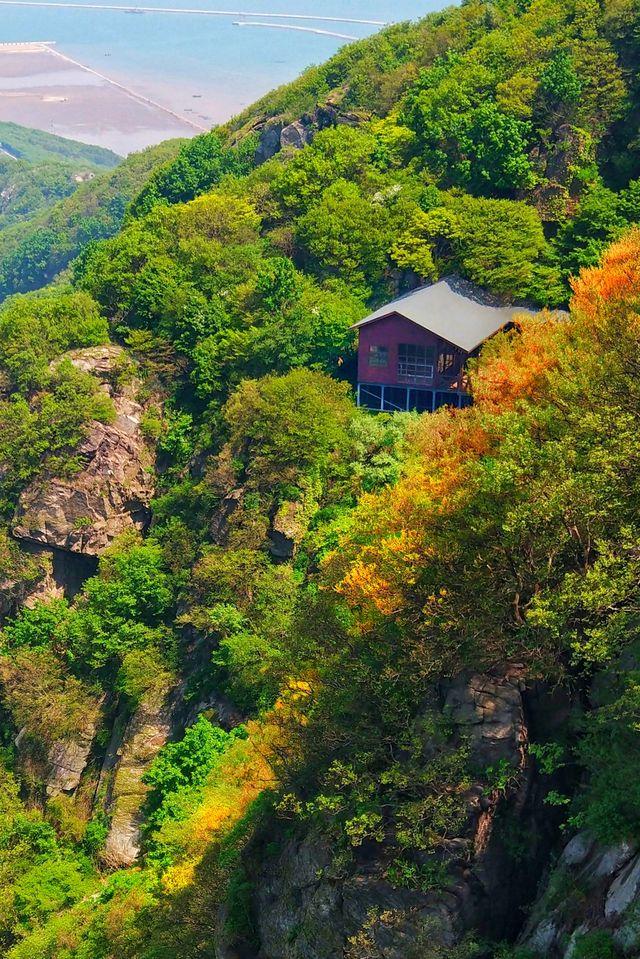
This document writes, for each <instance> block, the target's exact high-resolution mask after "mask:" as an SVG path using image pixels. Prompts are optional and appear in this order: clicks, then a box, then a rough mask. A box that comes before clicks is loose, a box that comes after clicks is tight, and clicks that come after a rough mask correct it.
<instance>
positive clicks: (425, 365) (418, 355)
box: [398, 343, 433, 383]
mask: <svg viewBox="0 0 640 959" xmlns="http://www.w3.org/2000/svg"><path fill="white" fill-rule="evenodd" d="M398 379H399V380H400V382H401V383H427V382H429V381H430V380H432V379H433V349H432V347H430V346H417V345H416V344H415V343H400V344H399V345H398Z"/></svg>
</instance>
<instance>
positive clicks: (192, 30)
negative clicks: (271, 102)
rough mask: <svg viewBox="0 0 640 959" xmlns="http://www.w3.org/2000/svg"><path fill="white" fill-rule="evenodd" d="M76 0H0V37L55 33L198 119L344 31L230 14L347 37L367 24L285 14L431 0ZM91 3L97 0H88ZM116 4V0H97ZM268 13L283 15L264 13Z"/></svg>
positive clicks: (213, 115) (223, 115) (326, 48)
mask: <svg viewBox="0 0 640 959" xmlns="http://www.w3.org/2000/svg"><path fill="white" fill-rule="evenodd" d="M75 2H76V3H79V4H82V5H85V4H86V5H87V9H86V10H85V9H81V8H73V9H71V8H64V7H59V8H57V9H56V8H52V7H48V8H44V7H18V6H4V5H0V42H8V41H34V40H46V41H55V42H56V44H57V48H58V49H59V50H60V51H61V52H63V53H65V54H66V55H68V56H70V57H73V58H74V59H76V60H78V61H81V62H82V63H84V64H86V65H87V66H89V67H91V68H93V69H94V70H98V71H100V72H101V73H103V74H105V75H107V76H110V77H112V78H113V79H115V80H117V81H119V82H121V83H124V84H126V85H128V86H130V87H132V88H133V89H135V90H137V91H138V92H140V93H142V94H143V95H145V96H148V97H152V98H154V99H156V100H159V101H161V102H162V103H163V104H166V105H167V106H169V107H171V108H172V109H174V110H176V111H178V112H180V113H183V114H184V113H185V111H186V115H187V116H191V117H193V118H194V119H195V118H197V119H198V122H202V124H203V125H206V126H209V125H211V124H212V123H219V122H221V121H224V120H225V119H227V118H229V117H230V116H232V115H233V114H234V113H237V112H239V111H240V110H242V109H243V108H244V107H245V106H248V105H249V104H250V103H252V102H253V101H254V100H256V99H257V98H258V97H259V96H261V95H262V94H264V93H266V92H268V91H269V90H271V89H273V88H274V87H277V86H279V85H281V84H283V83H287V82H289V81H290V80H293V79H294V78H295V77H296V76H298V74H300V73H301V71H302V70H304V69H305V67H308V66H310V65H311V64H314V63H321V62H322V61H324V60H326V59H327V58H329V57H330V56H332V54H334V53H335V52H336V51H337V50H338V49H339V48H340V47H341V46H342V45H343V44H344V43H346V42H348V41H347V40H345V39H343V38H341V37H336V36H327V35H324V34H317V33H312V32H303V31H299V30H288V29H281V28H267V27H261V26H256V25H254V26H237V25H236V23H235V22H234V21H238V20H240V21H243V22H244V21H247V20H253V21H267V22H273V23H278V24H280V25H282V26H285V25H290V26H304V27H307V28H312V29H314V28H317V29H320V30H326V31H331V32H335V33H340V34H347V35H349V36H351V37H358V38H359V37H364V36H368V35H369V34H371V33H373V32H375V31H376V30H378V29H380V28H379V27H378V26H376V25H373V24H364V23H362V24H360V23H346V22H328V21H322V20H319V19H318V20H315V19H314V20H311V21H306V20H295V19H293V18H291V15H292V14H307V15H310V16H313V17H321V16H326V17H342V18H354V19H362V20H381V21H385V22H397V21H399V20H409V19H415V18H418V17H421V16H424V15H425V14H426V13H428V12H429V11H430V10H434V9H437V8H439V7H440V6H442V3H441V2H440V0H342V2H341V0H133V2H134V4H135V3H139V4H140V6H145V5H146V6H165V7H180V8H185V7H196V8H199V9H208V10H214V9H223V10H231V11H238V12H241V13H242V14H250V15H249V16H245V15H236V14H234V15H232V16H225V17H222V16H221V17H208V16H207V17H203V16H194V15H189V14H186V13H185V14H178V15H175V14H174V15H170V14H161V13H144V14H138V13H131V12H125V10H124V9H123V11H119V10H118V11H115V10H98V9H91V8H90V4H91V2H96V0H75ZM98 2H99V0H98ZM107 2H115V3H119V4H120V5H122V6H123V8H124V7H125V3H124V2H123V0H107ZM269 13H282V14H286V15H288V16H287V18H286V19H282V20H270V19H269V18H268V17H267V16H266V15H267V14H269Z"/></svg>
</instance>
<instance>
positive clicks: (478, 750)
mask: <svg viewBox="0 0 640 959" xmlns="http://www.w3.org/2000/svg"><path fill="white" fill-rule="evenodd" d="M444 710H445V713H447V714H448V715H449V716H450V718H451V719H452V721H453V722H454V723H455V724H456V726H457V727H458V728H459V729H460V730H461V732H462V733H463V734H464V733H466V735H467V736H468V738H469V741H470V745H471V748H472V750H473V753H474V756H476V757H477V758H478V760H480V761H481V762H486V764H487V765H489V764H491V763H495V762H496V761H500V760H501V759H506V760H508V761H509V762H510V763H511V764H512V765H514V766H517V765H520V763H521V762H522V761H523V747H524V744H525V742H526V738H527V736H526V729H525V724H524V710H523V706H522V696H521V694H520V690H519V689H518V688H517V686H515V685H514V684H513V683H511V682H509V680H507V679H502V680H496V679H492V678H491V679H490V678H489V677H487V676H482V675H479V674H472V675H470V676H466V675H465V676H461V677H459V678H458V679H456V680H454V681H453V682H452V683H450V684H449V686H448V688H447V689H446V692H445V699H444Z"/></svg>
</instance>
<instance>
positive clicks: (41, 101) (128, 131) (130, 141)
mask: <svg viewBox="0 0 640 959" xmlns="http://www.w3.org/2000/svg"><path fill="white" fill-rule="evenodd" d="M0 120H3V121H8V122H13V123H19V124H20V125H21V126H25V127H30V128H32V129H38V130H43V131H45V132H47V133H55V134H57V135H58V136H64V137H68V138H69V139H72V140H78V141H80V142H83V143H88V144H91V145H95V146H103V147H107V148H109V149H111V150H113V151H114V152H116V153H118V154H120V155H122V156H126V155H127V154H128V153H132V152H135V151H136V150H140V149H143V148H144V147H146V146H150V145H152V144H154V143H159V142H161V141H162V140H167V139H171V138H175V137H185V136H186V137H191V136H195V135H196V134H197V133H203V132H206V131H207V130H209V129H210V128H211V126H212V125H213V124H209V125H206V123H205V122H200V121H199V119H196V118H195V117H194V118H191V117H186V116H183V115H181V114H180V113H178V111H177V110H174V109H173V108H172V107H171V106H166V105H164V104H162V103H161V102H159V101H158V100H156V99H154V98H152V97H149V96H147V95H146V94H145V93H144V92H138V91H137V90H134V89H133V88H132V87H129V86H127V85H126V84H124V83H121V82H120V81H118V80H115V79H113V78H112V77H109V76H107V75H106V74H103V73H100V72H99V71H97V70H94V69H93V68H92V67H89V66H87V65H86V64H83V63H82V62H80V61H79V60H75V59H73V58H72V57H70V56H68V55H67V54H65V53H63V52H61V51H60V50H57V49H55V47H54V44H53V43H52V42H50V41H49V42H48V41H31V42H27V43H22V44H18V43H14V44H0Z"/></svg>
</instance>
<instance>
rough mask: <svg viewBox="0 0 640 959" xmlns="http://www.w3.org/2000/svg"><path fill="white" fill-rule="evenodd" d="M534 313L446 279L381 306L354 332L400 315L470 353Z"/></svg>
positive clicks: (462, 283)
mask: <svg viewBox="0 0 640 959" xmlns="http://www.w3.org/2000/svg"><path fill="white" fill-rule="evenodd" d="M523 312H529V313H530V312H532V311H531V310H527V309H526V308H523V307H521V306H520V307H518V306H504V304H501V303H500V301H499V300H497V299H496V298H495V297H492V296H491V295H490V294H488V293H486V292H485V291H484V290H481V289H480V288H479V287H477V286H474V285H473V284H472V283H469V282H467V281H466V280H463V279H460V278H459V277H446V278H445V279H443V280H439V281H438V282H437V283H434V284H433V285H431V286H422V287H420V288H419V289H417V290H413V291H412V292H411V293H405V295H404V296H400V297H398V298H397V299H396V300H393V301H392V302H391V303H387V304H386V305H385V306H381V307H380V308H379V309H378V310H375V311H374V312H373V313H370V314H369V316H366V317H365V318H364V319H363V320H360V321H359V322H358V323H354V325H353V328H354V329H357V328H358V327H360V326H365V325H366V324H369V323H375V322H376V320H382V319H384V318H385V317H387V316H391V315H392V314H394V313H395V314H397V315H399V316H402V317H404V318H405V319H407V320H410V321H411V322H412V323H415V324H416V325H417V326H421V327H422V328H423V329H425V330H429V331H430V332H431V333H435V334H436V335H437V336H439V337H441V338H442V339H443V340H447V342H449V343H452V344H453V345H454V346H458V347H460V349H462V350H464V351H465V352H466V353H470V352H471V351H472V350H474V349H475V348H476V347H477V346H479V345H480V344H481V343H483V342H484V341H485V340H486V339H488V337H490V336H493V334H494V333H497V332H498V330H501V329H502V327H503V326H505V325H506V324H507V323H509V322H511V320H512V319H513V317H514V316H516V315H517V314H519V313H523Z"/></svg>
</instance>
